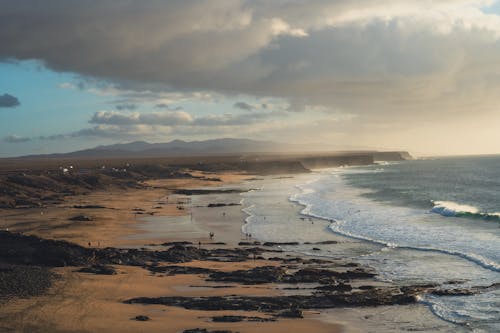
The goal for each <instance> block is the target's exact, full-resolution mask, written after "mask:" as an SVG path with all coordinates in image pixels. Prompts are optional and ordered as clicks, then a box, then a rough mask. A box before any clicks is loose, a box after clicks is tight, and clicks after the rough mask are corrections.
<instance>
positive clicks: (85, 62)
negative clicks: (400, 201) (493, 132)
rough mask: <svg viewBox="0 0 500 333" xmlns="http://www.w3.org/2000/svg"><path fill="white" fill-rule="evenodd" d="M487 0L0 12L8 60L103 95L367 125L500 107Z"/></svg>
mask: <svg viewBox="0 0 500 333" xmlns="http://www.w3.org/2000/svg"><path fill="white" fill-rule="evenodd" d="M491 4H493V1H488V0H442V1H414V0H387V1H370V0H355V1H352V0H308V1H306V0H280V1H263V0H253V1H246V0H219V1H211V0H199V1H185V0H172V1H141V2H130V1H126V2H121V1H118V2H117V1H111V0H108V1H99V2H96V3H93V5H92V6H89V5H88V4H87V3H84V2H82V1H77V0H52V1H47V2H43V3H41V2H39V1H35V0H26V1H10V2H5V3H3V4H2V11H1V12H0V58H15V59H40V60H42V61H43V62H44V63H45V64H46V65H47V66H49V67H50V68H53V69H55V70H60V71H70V72H76V73H79V74H82V75H83V76H86V77H94V78H98V79H103V80H106V82H112V83H113V85H114V87H115V89H107V90H106V89H100V90H99V93H103V94H104V93H105V94H109V95H111V96H116V97H117V98H120V99H121V100H117V101H116V102H117V103H118V104H129V103H132V104H135V103H137V104H139V103H141V102H142V101H145V100H147V101H149V102H150V101H152V100H154V101H155V102H154V103H155V104H167V105H169V104H172V103H178V99H176V98H175V96H174V95H175V94H179V95H182V96H191V98H195V97H194V94H196V93H198V94H208V95H210V96H213V95H214V94H226V95H231V96H237V95H239V94H244V95H245V96H257V97H266V98H267V97H275V98H282V99H287V100H290V105H291V106H292V107H291V108H290V110H291V111H292V110H294V111H301V112H310V110H311V108H313V109H314V108H316V107H320V108H323V109H324V110H327V111H328V110H329V111H332V112H338V111H339V110H342V111H343V112H346V113H356V114H358V115H359V116H360V118H358V119H359V120H360V121H364V122H366V123H371V124H377V123H380V122H391V123H392V124H405V123H407V122H417V121H419V122H422V121H426V120H427V119H429V117H433V119H439V120H440V121H442V120H446V119H448V118H449V117H450V116H454V117H469V118H470V119H473V117H474V116H473V115H472V114H471V113H472V112H471V110H474V112H475V113H486V112H491V110H497V109H498V107H500V101H499V99H498V97H497V92H498V89H499V88H500V62H498V61H497V59H499V57H500V40H499V38H500V16H499V15H495V14H492V13H485V12H484V11H483V10H482V9H483V8H484V7H486V6H488V5H491ZM131 22H133V24H131ZM116 88H118V89H116ZM165 91H168V94H170V96H167V95H165V96H164V99H163V100H162V99H161V98H159V97H160V96H159V95H160V94H162V93H164V92H165ZM96 92H97V91H96ZM124 92H126V93H124ZM113 94H114V95H113ZM198 100H199V101H203V99H202V97H199V99H198ZM304 106H307V107H304ZM235 107H237V106H235ZM237 108H238V107H237ZM240 109H241V108H240ZM243 111H248V109H244V108H243ZM206 121H208V119H207V120H206ZM174 122H175V120H174Z"/></svg>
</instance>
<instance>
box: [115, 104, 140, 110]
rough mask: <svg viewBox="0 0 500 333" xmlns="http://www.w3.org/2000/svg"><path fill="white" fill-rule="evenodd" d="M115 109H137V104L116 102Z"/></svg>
mask: <svg viewBox="0 0 500 333" xmlns="http://www.w3.org/2000/svg"><path fill="white" fill-rule="evenodd" d="M115 108H116V109H117V110H135V109H137V105H135V104H117V105H115Z"/></svg>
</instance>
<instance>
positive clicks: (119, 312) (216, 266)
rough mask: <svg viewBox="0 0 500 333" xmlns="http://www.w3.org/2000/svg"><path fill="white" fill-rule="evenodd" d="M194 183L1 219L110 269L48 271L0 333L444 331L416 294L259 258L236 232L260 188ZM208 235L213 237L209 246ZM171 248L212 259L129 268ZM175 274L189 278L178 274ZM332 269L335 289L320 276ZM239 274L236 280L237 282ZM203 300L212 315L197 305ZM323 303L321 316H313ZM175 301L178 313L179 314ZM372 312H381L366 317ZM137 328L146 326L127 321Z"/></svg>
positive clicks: (9, 308)
mask: <svg viewBox="0 0 500 333" xmlns="http://www.w3.org/2000/svg"><path fill="white" fill-rule="evenodd" d="M193 176H194V177H200V178H182V179H155V180H148V181H145V182H143V183H141V185H142V186H141V187H138V188H115V187H112V188H110V190H95V191H91V192H89V193H87V194H86V195H76V196H68V197H66V198H65V199H64V201H63V202H62V203H60V204H57V205H53V206H50V205H48V206H46V207H43V208H27V209H15V210H9V209H6V210H1V211H0V221H1V226H0V227H1V228H2V229H8V230H9V232H10V233H17V232H20V233H22V234H23V235H35V236H37V237H41V239H55V240H65V241H69V242H71V243H73V244H78V245H79V246H80V247H79V249H81V250H80V251H83V250H85V251H90V252H91V253H94V254H93V256H96V253H97V255H100V254H99V253H101V254H102V253H104V256H105V258H104V259H105V260H108V261H106V262H108V263H111V264H112V265H110V266H108V267H111V268H112V269H114V270H115V271H116V273H117V274H114V275H102V274H100V273H97V274H92V273H85V272H78V270H79V269H80V268H82V267H81V266H78V264H69V265H68V266H69V267H58V266H66V264H64V265H55V266H56V267H55V268H53V269H51V271H52V272H53V273H55V276H56V278H55V279H54V281H53V284H52V286H51V287H50V288H49V289H48V290H47V291H46V292H43V293H41V294H40V295H38V296H31V297H14V298H12V297H11V298H9V299H8V300H7V301H5V300H4V301H3V303H2V307H1V311H0V331H2V332H3V331H5V332H99V331H104V330H105V331H109V332H138V331H139V332H141V331H148V332H172V333H174V332H184V331H187V330H190V329H197V328H199V329H200V331H194V332H206V331H203V329H206V330H207V332H211V331H217V330H226V331H227V332H241V333H245V332H249V333H251V332H287V331H288V332H318V333H321V332H329V333H334V332H351V333H356V332H365V331H375V332H400V331H405V330H408V329H410V330H411V329H424V330H425V331H428V332H446V331H449V329H450V326H448V325H446V324H445V323H443V322H441V321H439V320H438V319H436V318H435V317H434V316H433V315H432V314H431V313H430V312H429V311H428V310H427V309H426V308H425V306H424V305H422V304H417V303H415V296H414V295H416V293H418V292H419V290H420V289H419V288H420V287H418V286H416V287H415V289H414V291H412V290H411V288H410V289H409V291H406V292H405V293H403V294H401V291H400V290H399V289H395V288H394V287H393V286H391V285H388V284H386V283H381V282H377V281H375V280H373V278H372V277H371V276H372V274H371V273H370V270H369V269H368V270H366V269H365V268H362V267H359V266H358V265H357V264H355V263H353V262H350V261H346V260H342V259H341V258H339V259H335V260H334V261H331V260H321V259H318V258H317V257H308V256H305V255H300V254H299V256H300V257H297V255H298V254H297V253H288V252H286V251H285V252H282V250H281V249H280V247H279V246H278V247H276V245H273V244H269V245H266V244H264V245H266V246H267V247H266V248H265V249H262V248H260V247H259V246H261V243H260V242H258V241H257V240H256V239H249V238H248V236H246V235H244V234H243V232H242V226H243V225H244V224H245V223H246V222H245V219H246V218H247V216H248V215H247V213H245V212H244V211H243V210H242V205H241V202H242V201H241V198H242V196H241V193H245V192H246V191H248V190H251V189H253V188H254V186H257V185H259V184H260V186H261V185H262V183H259V181H261V180H264V179H263V178H257V177H255V176H252V175H248V174H242V173H217V174H215V175H210V176H214V177H212V178H207V177H206V176H207V175H206V174H205V175H202V174H201V173H200V174H197V173H195V172H194V173H193ZM210 179H213V180H210ZM267 179H268V180H266V182H268V181H269V182H277V181H278V182H280V181H289V180H293V177H292V176H285V177H278V176H274V177H268V178H267ZM266 184H267V183H266ZM266 186H267V185H266ZM193 193H198V195H192V194H193ZM273 200H274V199H273ZM284 204H285V205H286V206H283V207H282V210H281V212H282V213H283V214H288V215H285V216H296V219H297V222H293V223H301V221H300V219H298V216H299V215H297V214H298V211H299V209H300V208H299V206H296V205H293V204H290V203H286V202H285V203H284ZM287 207H288V208H287ZM75 216H85V217H88V221H85V220H84V221H73V220H71V218H73V217H75ZM302 223H303V222H302ZM311 227H320V221H318V223H317V224H314V221H313V225H312V226H311ZM210 233H213V234H214V236H213V239H211V237H210ZM9 235H10V234H9ZM20 237H24V236H20ZM332 237H333V238H332V240H333V239H335V241H334V243H333V244H335V243H337V242H339V244H338V245H337V246H341V248H342V247H345V246H347V247H352V246H356V244H354V243H353V244H350V243H349V242H348V243H345V242H344V241H342V239H338V238H335V237H334V236H333V235H332ZM180 242H184V243H182V244H186V245H187V247H183V245H180V250H181V252H182V251H188V253H192V252H193V251H194V252H196V251H201V252H200V253H205V252H203V251H208V252H206V253H216V254H215V255H214V254H208V255H207V254H203V255H202V257H200V259H201V260H200V259H195V258H194V259H187V260H181V261H180V262H179V261H174V262H175V266H172V265H171V264H169V263H168V261H167V262H163V261H162V260H163V259H161V260H160V261H157V260H156V259H153V262H151V260H149V259H140V260H139V261H138V262H137V260H136V259H134V258H136V255H135V254H134V253H135V252H133V251H141V252H140V253H141V254H145V255H146V257H148V254H150V253H163V252H161V251H165V250H167V252H168V251H170V250H172V249H173V248H175V247H176V244H181V243H180ZM254 242H255V243H254ZM190 244H192V250H189V246H191V245H190ZM63 246H66V245H64V244H63ZM172 246H173V247H172ZM256 246H257V247H256ZM317 246H322V245H320V244H319V245H317ZM341 248H338V249H341ZM108 249H109V251H108ZM120 249H124V250H120ZM126 249H132V250H126ZM133 249H135V250H133ZM219 249H222V250H221V251H223V252H220V250H219ZM110 251H111V252H110ZM117 251H126V252H124V253H125V254H123V255H125V257H123V258H124V259H123V260H126V261H127V260H128V262H130V260H129V259H127V258H129V257H130V256H131V257H132V259H131V260H132V261H131V263H130V264H127V263H126V262H122V260H116V259H112V258H111V257H110V258H111V259H112V260H111V261H109V259H106V258H108V257H109V255H110V254H109V253H117ZM158 251H160V252H158ZM210 251H214V252H210ZM218 251H219V252H218ZM224 251H225V252H224ZM234 251H236V252H234ZM252 251H256V252H252ZM106 253H108V254H106ZM119 253H121V252H119ZM234 253H236V255H237V258H236V259H235V258H234V257H233V255H234ZM120 255H121V254H120ZM207 256H208V257H207ZM21 257H22V255H21ZM211 258H212V259H211ZM82 260H83V262H89V261H85V259H82ZM77 261H78V260H77ZM93 261H94V259H91V260H90V263H92V262H93ZM78 262H80V261H78ZM101 262H102V260H101ZM135 262H136V263H135ZM91 267H92V266H91ZM352 267H355V269H353V268H352ZM83 268H84V269H85V266H83ZM172 269H173V270H172ZM183 269H187V270H188V271H186V272H182V270H183ZM189 269H192V270H193V271H189ZM259 269H261V270H263V271H262V272H261V271H259ZM331 269H332V270H333V271H334V273H332V274H335V275H334V276H335V278H334V279H332V277H331V276H330V275H329V274H330V273H331V271H330V270H331ZM238 272H242V273H239V274H240V275H237V274H238ZM223 273H227V274H228V276H224V275H223ZM214 274H215V275H216V276H217V274H218V275H221V274H222V275H223V276H222V278H219V280H217V278H215V279H214V278H213V277H212V276H213V275H214ZM304 274H306V275H304ZM207 276H210V277H211V278H207ZM287 281H289V282H287ZM322 281H323V282H322ZM289 283H292V285H290V284H289ZM325 283H326V285H325ZM332 283H333V284H332ZM346 286H347V289H344V288H345V287H346ZM323 287H327V288H329V289H326V290H331V291H330V292H331V293H333V294H332V295H338V296H333V298H332V299H330V298H329V297H330V296H329V295H330V294H329V293H330V292H328V291H322V290H323V289H322V288H323ZM351 289H352V290H353V292H351V291H350V290H351ZM325 292H326V293H325ZM406 294H408V295H406ZM301 295H302V296H301ZM307 295H310V296H307ZM315 295H316V296H315ZM360 296H361V297H363V298H359V297H360ZM177 297H181V299H182V300H181V301H180V302H181V303H180V304H174V303H169V302H171V301H172V300H175V299H177ZM238 297H240V298H241V300H240V301H238V302H250V303H248V304H247V305H238V304H237V303H236V305H235V304H233V305H230V306H229V305H228V304H229V303H228V304H226V303H227V302H228V301H230V300H231V299H234V298H238ZM258 297H262V298H263V300H262V306H263V307H264V308H263V309H261V308H260V306H258V304H259V302H260V301H259V300H257V299H256V298H258ZM287 297H291V298H287ZM296 297H299V299H296ZM300 297H305V298H304V299H302V298H300ZM322 297H323V298H322ZM336 297H340V298H336ZM273 298H276V299H282V301H281V303H278V304H279V305H278V307H277V308H276V305H272V303H273V302H272V300H273ZM163 299H167V301H163ZM205 299H206V300H208V304H210V302H214V305H213V306H208V307H207V305H197V302H198V301H199V302H203V301H204V300H205ZM212 299H213V301H212ZM289 299H290V301H289ZM131 300H132V301H131ZM332 300H333V303H332V304H331V305H326V306H325V308H323V309H319V310H318V309H317V308H318V307H319V308H322V307H323V305H324V304H322V303H324V302H326V303H329V302H331V301H332ZM184 301H187V303H185V304H184V305H183V303H182V302H184ZM165 302H166V303H165ZM225 302H226V303H225ZM269 302H271V303H269ZM287 302H291V303H290V304H295V303H296V302H299V303H301V302H302V303H303V305H302V306H301V307H302V309H300V310H298V312H293V311H295V310H293V307H294V306H295V305H286V303H287ZM304 302H305V303H304ZM310 302H312V303H310ZM342 304H344V305H343V306H342ZM376 304H379V305H380V306H377V307H373V305H376ZM384 304H386V305H390V304H400V305H397V306H394V305H391V306H383V305H384ZM403 304H408V305H403ZM366 305H369V307H366ZM288 306H291V307H292V313H293V315H291V316H292V317H297V318H287V317H289V315H284V316H280V315H277V313H279V312H280V311H277V309H285V310H286V309H287V308H288ZM268 307H270V308H268ZM332 307H334V308H335V309H331V308H332ZM210 308H213V309H210ZM267 308H268V310H264V309H267ZM271 309H274V310H271ZM285 312H286V311H285ZM138 316H139V317H138ZM141 316H145V317H144V318H147V320H146V321H142V320H137V318H142V317H141ZM224 316H232V317H227V318H226V317H224ZM234 316H236V317H234ZM220 317H221V318H222V319H220V320H221V321H218V319H217V318H220ZM300 317H301V318H300ZM228 318H229V319H228ZM231 318H232V319H234V318H236V319H235V320H232V319H231ZM187 332H189V331H187Z"/></svg>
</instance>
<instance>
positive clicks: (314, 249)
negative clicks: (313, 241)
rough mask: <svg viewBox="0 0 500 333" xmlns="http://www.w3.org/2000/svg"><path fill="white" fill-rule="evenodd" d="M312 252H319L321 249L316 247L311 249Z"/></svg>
mask: <svg viewBox="0 0 500 333" xmlns="http://www.w3.org/2000/svg"><path fill="white" fill-rule="evenodd" d="M312 250H313V251H321V249H318V248H317V247H313V249H312Z"/></svg>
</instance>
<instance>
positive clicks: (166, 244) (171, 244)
mask: <svg viewBox="0 0 500 333" xmlns="http://www.w3.org/2000/svg"><path fill="white" fill-rule="evenodd" d="M192 244H193V243H192V242H188V241H180V242H166V243H163V244H161V245H163V246H176V245H192Z"/></svg>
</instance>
